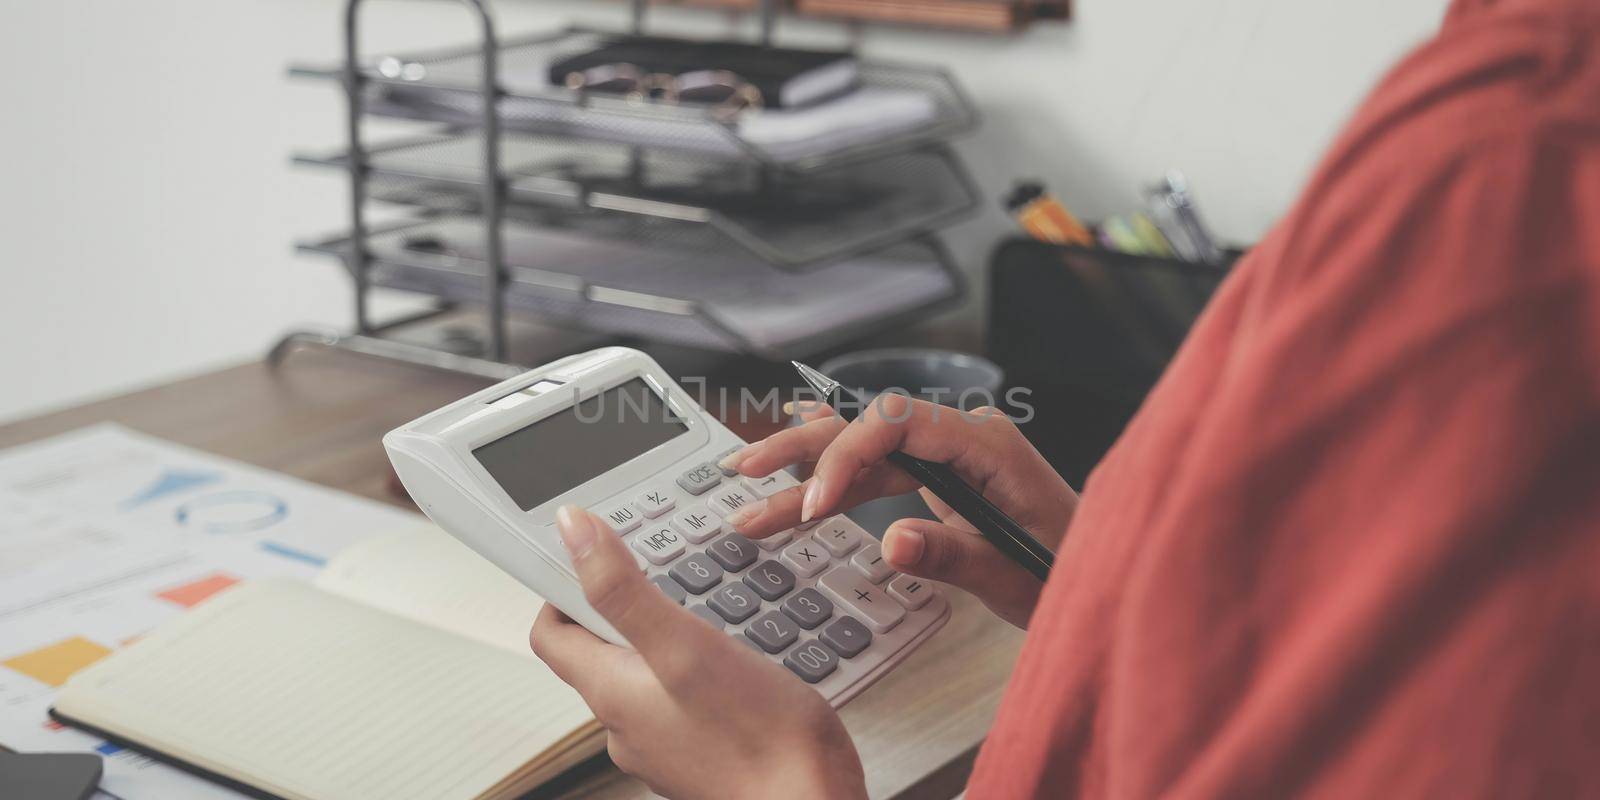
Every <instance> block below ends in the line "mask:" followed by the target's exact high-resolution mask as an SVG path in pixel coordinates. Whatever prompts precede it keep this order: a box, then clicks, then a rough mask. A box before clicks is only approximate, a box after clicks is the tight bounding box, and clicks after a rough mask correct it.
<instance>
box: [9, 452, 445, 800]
mask: <svg viewBox="0 0 1600 800" xmlns="http://www.w3.org/2000/svg"><path fill="white" fill-rule="evenodd" d="M415 521H416V517H415V516H413V515H411V514H407V513H405V512H402V511H398V510H395V509H392V508H389V507H387V506H383V505H381V504H377V503H372V502H370V501H366V500H362V499H359V498H354V497H350V496H348V495H344V494H341V493H339V492H335V491H332V490H329V489H326V488H324V487H319V486H315V485H312V484H308V483H304V482H302V481H298V480H295V479H293V478H289V477H287V476H283V475H278V474H276V473H272V472H268V471H265V470H261V469H258V468H255V467H251V466H249V465H245V464H239V463H237V462H233V461H229V460H227V459H223V458H219V457H216V456H211V455H208V454H205V453H200V452H197V451H193V450H189V449H187V448H183V447H180V446H177V445H173V444H170V443H168V442H164V441H161V440H158V439H153V438H150V437H147V436H144V435H142V434H137V433H134V432H132V431H129V430H127V429H124V428H120V427H118V426H114V425H103V426H97V427H93V428H87V429H84V430H81V431H77V432H74V433H70V434H66V435H63V436H59V437H55V438H52V439H48V440H45V441H43V442H39V443H36V444H32V445H25V446H23V447H18V448H12V449H10V450H6V451H0V744H3V745H5V746H7V747H10V748H12V749H15V750H19V751H23V752H27V751H33V750H54V751H74V750H76V751H84V752H97V753H99V754H100V755H102V756H104V757H105V762H106V773H105V778H104V780H103V782H102V788H103V789H105V790H106V791H107V792H110V793H112V795H114V796H115V797H117V798H121V799H122V800H143V799H144V798H163V799H165V798H174V799H175V800H188V799H189V798H195V799H200V798H224V797H226V798H234V797H238V795H236V794H234V793H233V792H231V791H229V790H227V789H223V788H221V787H218V786H216V785H214V784H210V783H207V782H205V781H202V780H200V779H198V778H195V777H193V776H190V775H188V774H187V773H184V772H181V771H178V770H175V769H172V768H169V767H166V766H165V765H162V764H159V763H157V762H154V761H151V760H149V759H147V758H144V757H143V756H140V755H138V754H136V753H133V752H131V751H127V750H123V749H121V748H118V747H116V746H115V745H113V744H110V743H107V742H105V741H104V740H101V739H99V738H97V737H94V736H90V735H88V734H86V733H83V732H81V731H78V730H74V729H72V728H67V727H63V726H61V725H59V724H57V723H55V722H53V721H52V720H50V719H49V716H48V710H49V707H50V703H51V701H52V698H54V696H55V692H56V691H57V690H58V688H59V687H60V686H62V685H63V684H65V683H66V682H67V681H69V680H71V678H72V676H73V675H74V674H76V673H77V672H79V671H80V670H83V669H85V668H87V667H89V666H90V665H92V664H94V663H95V662H96V661H98V660H100V659H101V658H104V657H106V656H108V655H110V654H112V653H114V652H116V651H117V650H119V649H121V648H124V647H130V646H133V645H134V644H136V643H137V642H138V640H139V639H140V637H142V636H143V635H144V634H145V633H147V632H148V631H150V630H152V629H154V628H155V627H157V626H159V625H160V624H161V623H163V622H165V621H167V620H170V619H173V618H175V617H176V616H178V615H179V614H182V613H184V612H185V611H186V610H187V609H189V608H192V607H194V606H196V605H199V604H201V603H204V602H205V601H206V600H208V599H209V598H211V597H213V596H215V595H216V594H218V593H219V592H224V591H227V590H228V588H230V587H232V586H234V585H236V584H238V583H239V582H241V581H244V580H248V579H250V578H253V577H264V576H273V577H291V578H300V579H305V580H309V579H311V578H313V577H314V576H315V574H316V572H317V571H318V569H319V567H320V565H321V564H322V563H323V562H324V561H325V560H326V559H327V558H328V557H329V556H331V555H333V554H334V553H336V552H338V551H339V550H341V549H343V548H344V547H347V546H349V545H350V544H353V543H355V542H356V541H359V540H360V539H363V538H366V537H368V536H371V535H375V534H381V533H384V532H388V531H395V530H403V529H405V528H406V527H408V526H410V525H413V524H415ZM108 796H111V795H108Z"/></svg>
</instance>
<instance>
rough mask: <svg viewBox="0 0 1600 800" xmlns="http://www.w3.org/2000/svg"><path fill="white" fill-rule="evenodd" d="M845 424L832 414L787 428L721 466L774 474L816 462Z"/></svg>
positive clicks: (746, 471)
mask: <svg viewBox="0 0 1600 800" xmlns="http://www.w3.org/2000/svg"><path fill="white" fill-rule="evenodd" d="M844 427H845V421H844V420H843V419H840V418H839V417H837V416H833V415H832V414H828V415H823V416H819V417H818V418H816V419H814V420H812V421H810V422H807V423H805V424H803V425H797V426H795V427H793V428H785V429H783V430H781V431H778V432H777V433H774V434H772V435H771V436H768V437H767V438H765V439H762V440H761V441H759V442H754V443H751V444H748V445H745V446H744V448H743V449H741V450H739V451H737V452H734V453H730V454H729V455H728V457H727V458H725V459H723V460H722V461H721V463H720V464H719V466H722V467H726V468H728V469H736V470H738V471H739V472H740V473H741V474H743V475H750V476H753V477H760V476H762V475H771V474H772V473H774V472H776V471H778V470H780V469H783V468H784V467H787V466H789V465H791V464H799V463H802V462H810V461H816V460H817V457H818V456H821V455H822V451H823V450H826V449H827V448H828V444H829V443H830V442H832V441H833V438H834V437H835V436H838V435H839V432H840V431H842V430H844Z"/></svg>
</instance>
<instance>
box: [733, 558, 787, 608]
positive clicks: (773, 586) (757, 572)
mask: <svg viewBox="0 0 1600 800" xmlns="http://www.w3.org/2000/svg"><path fill="white" fill-rule="evenodd" d="M744 582H745V583H746V584H749V586H750V588H752V589H754V590H756V594H759V595H761V599H763V600H776V599H778V598H780V597H782V596H784V595H786V594H788V593H789V592H790V591H792V590H793V589H794V573H793V572H790V571H789V568H788V567H786V566H784V565H782V564H779V563H778V562H776V561H763V562H761V564H760V565H758V566H757V567H756V568H755V569H753V570H750V574H748V575H745V576H744Z"/></svg>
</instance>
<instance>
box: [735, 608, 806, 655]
mask: <svg viewBox="0 0 1600 800" xmlns="http://www.w3.org/2000/svg"><path fill="white" fill-rule="evenodd" d="M744 635H746V636H748V637H750V641H752V642H755V643H756V644H759V645H761V649H762V650H765V651H767V652H769V653H781V652H783V648H785V647H788V646H789V645H791V644H794V640H796V639H798V638H800V629H799V628H796V627H795V626H794V623H793V622H790V621H789V618H788V617H786V616H784V615H782V614H779V613H778V612H776V611H768V612H767V613H765V614H762V615H761V616H759V617H756V621H755V622H752V623H750V627H748V628H745V631H744Z"/></svg>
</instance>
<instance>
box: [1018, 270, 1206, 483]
mask: <svg viewBox="0 0 1600 800" xmlns="http://www.w3.org/2000/svg"><path fill="white" fill-rule="evenodd" d="M1237 255H1238V254H1237V253H1236V252H1234V253H1230V263H1231V260H1232V259H1233V258H1236V257H1237ZM1226 275H1227V270H1226V268H1219V267H1213V266H1209V265H1205V264H1194V263H1190V262H1186V261H1178V260H1175V259H1167V258H1152V257H1148V256H1135V255H1128V254H1125V253H1116V252H1112V251H1108V250H1101V249H1095V248H1085V247H1067V246H1061V245H1053V244H1047V243H1044V242H1039V241H1035V240H1032V239H1013V240H1008V241H1006V242H1003V243H1002V244H1000V246H998V247H997V248H996V249H995V251H994V253H993V255H992V256H991V258H990V275H989V277H990V286H989V316H988V325H989V331H988V346H989V357H990V358H991V359H993V360H994V361H995V363H997V364H999V365H1000V366H1001V368H1002V369H1004V370H1005V374H1006V384H1007V386H1008V388H1016V387H1026V388H1027V389H1029V390H1031V394H1030V395H1027V396H1024V397H1023V399H1024V400H1025V401H1026V402H1027V403H1028V404H1030V405H1032V406H1033V407H1034V417H1033V419H1032V420H1030V421H1028V422H1024V423H1021V427H1022V430H1023V432H1024V433H1026V434H1027V435H1028V438H1029V440H1031V441H1032V442H1033V443H1034V445H1035V446H1036V447H1038V448H1039V450H1040V452H1042V453H1043V454H1044V456H1045V458H1047V459H1048V460H1049V461H1050V463H1051V465H1053V466H1054V467H1055V468H1056V470H1057V471H1059V472H1060V473H1061V474H1062V476H1063V477H1065V478H1066V479H1067V482H1068V483H1070V484H1072V485H1073V486H1075V487H1078V488H1082V486H1083V481H1084V479H1085V478H1086V477H1087V476H1088V474H1089V472H1090V470H1092V469H1093V468H1094V465H1095V464H1097V463H1099V461H1100V459H1101V457H1102V456H1104V455H1105V453H1106V451H1107V450H1108V449H1109V448H1110V447H1111V444H1112V443H1113V442H1115V441H1116V438H1117V436H1118V435H1120V434H1121V433H1122V429H1123V428H1124V427H1125V426H1126V425H1127V423H1128V420H1129V419H1130V418H1132V416H1133V414H1134V412H1135V411H1137V410H1138V408H1139V404H1140V403H1141V402H1143V400H1144V397H1145V395H1146V394H1147V393H1148V392H1149V391H1150V389H1151V387H1152V386H1154V385H1155V382H1156V379H1157V378H1159V377H1160V376H1161V373H1162V371H1163V370H1164V369H1165V368H1166V366H1167V362H1168V361H1170V360H1171V358H1172V355H1173V354H1174V353H1175V352H1176V351H1177V349H1178V345H1179V344H1180V343H1181V342H1182V341H1183V338H1184V336H1185V335H1187V334H1188V331H1189V328H1190V326H1191V325H1193V324H1194V320H1195V318H1196V317H1197V316H1198V315H1199V314H1200V311H1201V310H1202V309H1203V308H1204V307H1205V305H1206V302H1207V301H1208V300H1210V298H1211V295H1212V293H1213V292H1214V291H1215V290H1216V288H1217V285H1218V284H1220V283H1221V282H1222V279H1223V278H1224V277H1225V276H1226ZM1009 410H1010V411H1011V412H1012V413H1014V414H1015V413H1017V412H1018V411H1019V409H1018V408H1016V407H1013V408H1011V409H1009Z"/></svg>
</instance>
